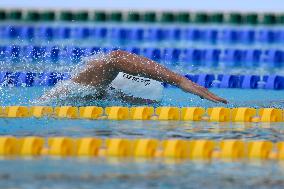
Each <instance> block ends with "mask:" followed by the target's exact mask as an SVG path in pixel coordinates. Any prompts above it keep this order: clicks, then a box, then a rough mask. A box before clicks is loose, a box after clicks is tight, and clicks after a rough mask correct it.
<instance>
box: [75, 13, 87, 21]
mask: <svg viewBox="0 0 284 189" xmlns="http://www.w3.org/2000/svg"><path fill="white" fill-rule="evenodd" d="M74 20H76V21H88V20H89V13H88V11H79V12H76V13H75V14H74Z"/></svg>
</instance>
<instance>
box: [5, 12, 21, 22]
mask: <svg viewBox="0 0 284 189" xmlns="http://www.w3.org/2000/svg"><path fill="white" fill-rule="evenodd" d="M22 15H23V14H22V11H20V10H11V11H10V12H8V15H7V17H8V19H10V20H21V19H22Z"/></svg>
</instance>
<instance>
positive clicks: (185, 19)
mask: <svg viewBox="0 0 284 189" xmlns="http://www.w3.org/2000/svg"><path fill="white" fill-rule="evenodd" d="M176 21H177V22H182V23H189V22H190V14H189V13H188V12H179V13H177V15H176Z"/></svg>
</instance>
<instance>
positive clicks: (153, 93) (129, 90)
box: [110, 72, 164, 101]
mask: <svg viewBox="0 0 284 189" xmlns="http://www.w3.org/2000/svg"><path fill="white" fill-rule="evenodd" d="M110 85H111V87H113V88H115V89H117V90H121V91H122V92H123V93H125V94H127V95H131V96H134V97H139V98H143V99H149V100H156V101H160V100H161V98H162V91H163V89H164V87H163V85H162V83H161V82H159V81H156V80H153V79H148V78H145V77H138V76H133V75H130V74H126V73H123V72H119V74H118V75H117V77H116V78H115V79H114V80H113V81H112V82H111V84H110Z"/></svg>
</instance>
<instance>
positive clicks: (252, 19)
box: [243, 13, 258, 25]
mask: <svg viewBox="0 0 284 189" xmlns="http://www.w3.org/2000/svg"><path fill="white" fill-rule="evenodd" d="M243 22H244V23H245V24H251V25H255V24H258V15H257V14H256V13H248V14H245V15H244V20H243Z"/></svg>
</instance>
